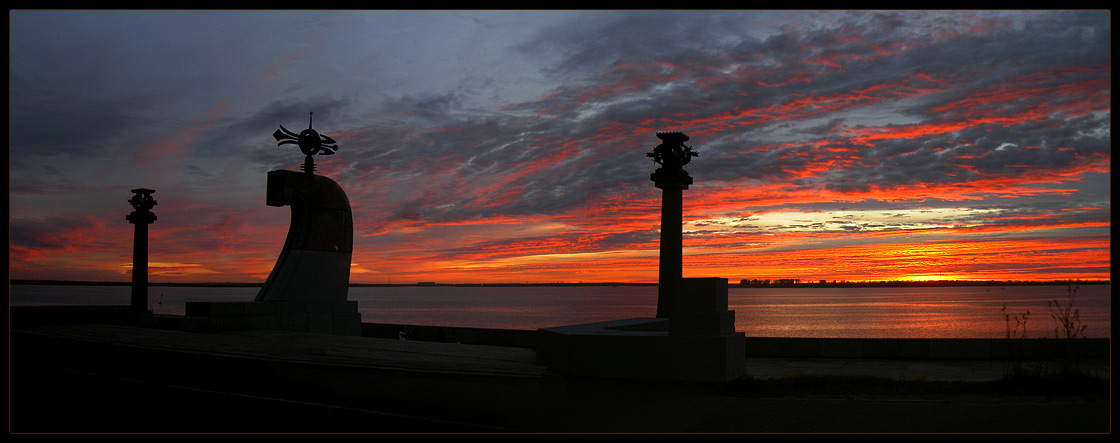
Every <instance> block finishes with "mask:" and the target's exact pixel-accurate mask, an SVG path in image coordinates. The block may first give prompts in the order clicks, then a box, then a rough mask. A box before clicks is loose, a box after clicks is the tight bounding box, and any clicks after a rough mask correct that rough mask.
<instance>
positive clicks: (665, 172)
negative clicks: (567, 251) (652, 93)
mask: <svg viewBox="0 0 1120 443" xmlns="http://www.w3.org/2000/svg"><path fill="white" fill-rule="evenodd" d="M657 138H659V139H661V141H662V143H661V144H660V145H658V146H657V147H655V148H654V149H653V152H650V153H648V154H647V155H648V156H649V157H652V158H653V160H654V162H656V163H657V164H659V165H660V166H661V167H660V168H658V169H657V170H655V171H654V172H653V174H651V175H650V179H651V180H653V182H654V184H655V185H656V186H657V187H658V188H661V189H662V190H663V196H662V206H661V256H660V260H659V266H660V269H659V270H658V285H657V287H658V291H657V311H656V315H655V317H653V318H631V319H622V320H615V321H606V322H598V323H590V324H584V325H572V326H561V327H555V328H544V329H540V330H538V334H539V335H538V343H539V345H538V347H537V361H538V362H539V363H541V364H545V365H548V367H549V368H551V369H554V370H556V371H557V372H560V373H561V374H564V375H567V376H574V377H603V378H631V379H633V378H636V379H647V380H672V381H702V382H725V381H730V380H734V379H736V378H739V377H741V376H743V375H744V374H745V373H746V355H745V354H744V352H743V349H745V347H746V335H745V334H744V333H742V332H735V311H729V310H728V309H727V279H726V278H682V276H681V266H682V253H681V235H682V233H681V218H682V217H681V211H682V191H683V190H684V189H687V188H688V185H690V184H692V177H690V176H689V175H688V173H687V172H685V170H684V169H683V166H684V165H686V164H688V163H689V161H690V160H691V159H692V157H696V156H697V155H698V154H697V153H696V152H694V151H692V148H691V147H689V146H686V145H685V144H684V142H685V141H688V136H687V135H685V134H683V133H680V132H661V133H657Z"/></svg>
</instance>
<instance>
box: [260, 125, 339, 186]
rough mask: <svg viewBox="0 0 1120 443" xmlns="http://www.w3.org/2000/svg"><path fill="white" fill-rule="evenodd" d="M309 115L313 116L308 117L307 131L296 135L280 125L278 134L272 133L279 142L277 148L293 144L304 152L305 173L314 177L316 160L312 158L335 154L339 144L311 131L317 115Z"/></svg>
mask: <svg viewBox="0 0 1120 443" xmlns="http://www.w3.org/2000/svg"><path fill="white" fill-rule="evenodd" d="M309 114H311V116H310V117H308V121H307V129H304V130H303V132H300V133H299V134H296V133H294V132H292V131H289V130H288V129H287V128H285V127H284V125H280V129H277V130H276V132H274V133H272V136H273V137H275V138H276V141H278V142H279V143H277V144H276V146H280V145H286V144H292V143H295V144H297V145H299V150H300V151H303V155H305V156H306V157H304V159H303V172H306V173H307V174H309V175H314V174H315V159H314V158H312V157H311V156H313V155H316V154H318V155H331V154H334V152H335V151H337V150H338V146H337V145H336V143H338V142H336V141H334V139H333V138H330V137H327V136H325V135H322V134H319V133H318V132H316V131H315V130H314V129H311V124H312V118H314V116H315V113H314V112H311V113H309Z"/></svg>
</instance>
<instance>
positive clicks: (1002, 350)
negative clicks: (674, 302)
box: [746, 337, 1112, 360]
mask: <svg viewBox="0 0 1120 443" xmlns="http://www.w3.org/2000/svg"><path fill="white" fill-rule="evenodd" d="M1111 343H1112V340H1111V339H1107V338H1086V339H1074V340H1065V339H1053V338H1041V339H1004V338H784V337H747V350H746V352H747V357H748V358H750V357H755V358H759V357H796V358H884V359H913V360H926V359H980V360H1003V359H1014V358H1020V359H1022V358H1026V359H1046V358H1055V357H1058V356H1063V355H1077V356H1080V357H1081V358H1109V357H1110V356H1111V352H1112V345H1111Z"/></svg>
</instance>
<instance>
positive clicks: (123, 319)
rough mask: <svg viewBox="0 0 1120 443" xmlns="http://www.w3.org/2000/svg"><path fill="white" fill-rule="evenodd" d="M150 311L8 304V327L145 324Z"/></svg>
mask: <svg viewBox="0 0 1120 443" xmlns="http://www.w3.org/2000/svg"><path fill="white" fill-rule="evenodd" d="M152 318H153V316H152V313H151V312H137V311H136V310H135V309H133V307H132V306H128V305H90V306H8V327H9V328H24V327H33V326H39V325H49V324H61V323H78V322H82V323H101V324H109V325H148V324H151V323H152Z"/></svg>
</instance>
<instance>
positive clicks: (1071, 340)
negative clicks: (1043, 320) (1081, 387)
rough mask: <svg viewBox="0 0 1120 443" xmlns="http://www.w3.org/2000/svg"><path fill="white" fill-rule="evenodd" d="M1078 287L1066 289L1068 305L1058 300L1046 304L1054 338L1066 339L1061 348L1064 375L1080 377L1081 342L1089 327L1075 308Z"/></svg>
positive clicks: (1079, 310) (1078, 309)
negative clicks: (1052, 325) (1051, 321)
mask: <svg viewBox="0 0 1120 443" xmlns="http://www.w3.org/2000/svg"><path fill="white" fill-rule="evenodd" d="M1078 289H1080V287H1078V286H1067V287H1066V294H1067V295H1066V304H1065V305H1064V306H1063V305H1062V304H1061V303H1059V302H1058V300H1050V301H1047V302H1046V306H1047V307H1049V308H1050V318H1052V319H1053V320H1054V324H1055V326H1054V338H1057V339H1063V338H1064V339H1066V341H1064V342H1063V343H1061V346H1059V349H1060V352H1061V361H1060V364H1061V368H1062V375H1079V374H1080V373H1081V342H1080V341H1076V339H1079V338H1085V330H1086V329H1088V328H1089V326H1088V325H1085V324H1082V323H1081V309H1080V308H1075V307H1073V300H1074V298H1076V297H1077V290H1078Z"/></svg>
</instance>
